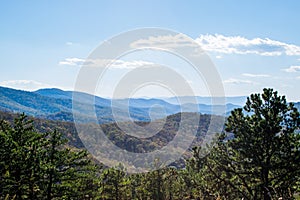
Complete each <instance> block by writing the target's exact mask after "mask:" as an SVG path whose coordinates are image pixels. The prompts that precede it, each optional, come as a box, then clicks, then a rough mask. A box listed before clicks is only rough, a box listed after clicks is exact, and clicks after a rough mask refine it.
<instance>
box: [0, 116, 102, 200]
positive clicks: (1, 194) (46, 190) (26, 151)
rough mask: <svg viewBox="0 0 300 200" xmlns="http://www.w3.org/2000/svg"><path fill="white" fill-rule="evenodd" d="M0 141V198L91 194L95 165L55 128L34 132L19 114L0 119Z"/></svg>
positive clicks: (47, 197) (85, 153)
mask: <svg viewBox="0 0 300 200" xmlns="http://www.w3.org/2000/svg"><path fill="white" fill-rule="evenodd" d="M0 141H1V144H2V145H1V147H0V153H1V154H0V155H1V157H0V173H1V174H0V199H48V200H50V199H62V198H65V199H84V198H85V197H90V198H91V197H93V196H95V194H94V192H95V188H96V189H97V183H96V181H95V177H94V175H95V172H96V166H95V165H94V164H92V163H91V160H90V159H88V157H87V152H86V151H85V150H77V149H74V148H73V149H71V148H67V147H66V146H65V145H66V143H67V140H66V139H64V138H63V136H62V134H60V133H58V132H57V131H54V132H50V133H38V132H36V131H35V129H34V127H33V125H32V121H28V120H26V116H25V115H21V116H20V117H19V118H16V119H15V122H14V124H9V123H7V122H5V121H1V122H0ZM90 198H89V199H90Z"/></svg>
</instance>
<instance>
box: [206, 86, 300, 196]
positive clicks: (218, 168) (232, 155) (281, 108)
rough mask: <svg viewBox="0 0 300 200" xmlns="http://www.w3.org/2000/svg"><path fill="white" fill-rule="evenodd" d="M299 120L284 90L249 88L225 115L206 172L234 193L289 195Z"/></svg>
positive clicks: (299, 150)
mask: <svg viewBox="0 0 300 200" xmlns="http://www.w3.org/2000/svg"><path fill="white" fill-rule="evenodd" d="M299 124H300V120H299V112H298V111H297V109H296V108H295V107H294V105H293V104H292V103H290V104H288V103H287V101H286V98H285V97H284V96H279V95H278V93H277V92H276V91H273V89H264V91H263V93H262V95H260V94H252V95H251V96H250V97H248V99H247V102H246V105H245V106H244V108H243V109H235V110H234V111H232V113H231V115H230V116H229V117H228V120H227V123H226V133H227V134H226V135H225V134H222V135H221V136H220V137H219V142H218V144H217V145H216V146H215V147H214V148H213V150H212V152H211V153H210V157H209V162H208V163H207V169H208V170H207V171H208V173H210V174H211V176H213V177H214V178H215V179H216V181H215V183H219V184H222V185H223V186H226V187H228V189H229V191H230V192H231V193H234V194H236V196H235V197H234V198H236V199H238V198H244V199H264V200H270V199H275V198H279V197H281V198H283V199H293V193H294V192H295V186H296V184H297V181H298V180H299V175H300V165H299V162H300V134H299V133H297V130H298V129H299ZM223 195H228V194H225V191H224V192H223ZM231 199H233V197H231Z"/></svg>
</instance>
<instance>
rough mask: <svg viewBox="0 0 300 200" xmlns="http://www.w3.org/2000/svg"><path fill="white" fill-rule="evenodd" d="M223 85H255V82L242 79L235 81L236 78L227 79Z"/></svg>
mask: <svg viewBox="0 0 300 200" xmlns="http://www.w3.org/2000/svg"><path fill="white" fill-rule="evenodd" d="M223 83H227V84H255V83H254V82H252V81H249V80H242V79H235V78H230V79H227V80H225V81H223Z"/></svg>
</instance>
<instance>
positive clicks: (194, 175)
mask: <svg viewBox="0 0 300 200" xmlns="http://www.w3.org/2000/svg"><path fill="white" fill-rule="evenodd" d="M299 126H300V118H299V112H298V111H297V109H296V108H295V107H294V105H293V104H292V103H287V101H286V98H285V97H284V96H280V95H278V93H277V91H274V90H273V89H264V91H263V93H262V94H252V95H251V96H249V97H248V99H247V102H246V105H245V106H244V107H243V108H240V109H235V110H234V111H232V112H231V115H230V116H229V117H228V118H227V121H226V124H225V130H224V132H223V133H220V134H218V136H217V137H216V138H215V143H214V144H213V145H211V146H206V147H200V146H195V147H193V150H192V154H193V156H192V157H191V158H190V159H187V160H186V161H185V167H184V168H175V167H166V168H163V169H159V170H156V171H152V172H149V173H140V174H127V173H126V170H125V169H124V167H123V166H122V165H121V164H120V165H118V166H115V167H113V168H107V167H104V166H102V165H101V164H100V163H97V161H95V160H93V158H92V157H91V156H90V155H89V154H88V152H87V151H86V150H82V149H78V148H74V147H72V146H70V145H68V143H67V139H65V137H64V136H63V135H62V134H61V133H59V132H58V131H51V132H45V133H40V132H38V131H37V130H35V128H34V126H33V122H32V121H31V120H29V119H28V118H27V117H26V116H25V115H21V116H20V117H18V118H16V119H15V121H14V123H9V122H7V121H4V120H2V121H1V122H0V144H1V146H0V199H5V200H9V199H15V200H19V199H47V200H52V199H100V200H106V199H107V200H108V199H109V200H110V199H112V200H113V199H115V200H127V199H128V200H130V199H136V200H143V199H145V200H147V199H149V200H150V199H155V200H166V199H170V200H171V199H172V200H176V199H178V200H179V199H199V200H200V199H205V200H206V199H208V200H216V199H219V200H220V199H224V200H232V199H249V200H252V199H253V200H260V199H264V200H275V199H280V198H281V199H295V198H296V196H297V194H298V192H299V188H300V187H299V184H300V164H299V163H300V134H299Z"/></svg>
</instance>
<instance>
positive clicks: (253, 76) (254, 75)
mask: <svg viewBox="0 0 300 200" xmlns="http://www.w3.org/2000/svg"><path fill="white" fill-rule="evenodd" d="M242 75H243V76H247V77H252V78H258V77H261V78H263V77H265V78H267V77H270V75H268V74H249V73H244V74H242Z"/></svg>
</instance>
